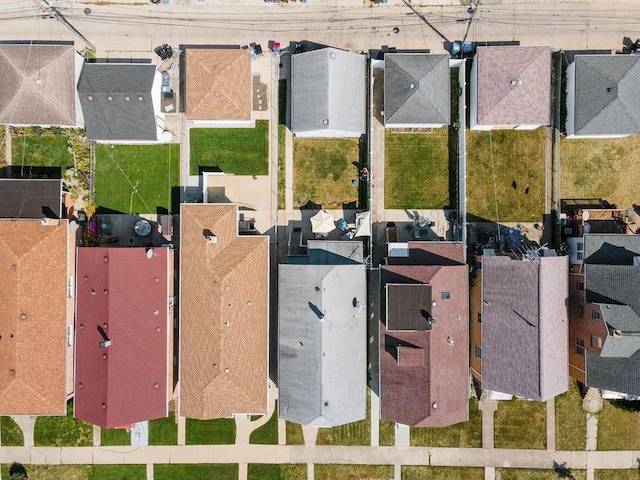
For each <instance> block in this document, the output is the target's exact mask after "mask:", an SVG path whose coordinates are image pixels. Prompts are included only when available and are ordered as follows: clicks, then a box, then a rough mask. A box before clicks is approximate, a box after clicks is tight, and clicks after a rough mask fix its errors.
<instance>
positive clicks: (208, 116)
mask: <svg viewBox="0 0 640 480" xmlns="http://www.w3.org/2000/svg"><path fill="white" fill-rule="evenodd" d="M186 61H187V73H186V101H185V103H186V112H187V119H188V120H251V57H250V54H249V51H248V50H242V49H216V48H188V49H187V51H186Z"/></svg>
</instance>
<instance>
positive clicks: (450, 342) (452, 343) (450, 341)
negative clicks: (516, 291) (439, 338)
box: [447, 337, 454, 347]
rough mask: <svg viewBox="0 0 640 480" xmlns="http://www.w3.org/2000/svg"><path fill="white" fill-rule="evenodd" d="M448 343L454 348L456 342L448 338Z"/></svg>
mask: <svg viewBox="0 0 640 480" xmlns="http://www.w3.org/2000/svg"><path fill="white" fill-rule="evenodd" d="M447 343H448V344H449V345H451V346H452V347H453V345H454V342H453V338H452V337H447Z"/></svg>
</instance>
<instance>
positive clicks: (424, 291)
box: [386, 283, 431, 331]
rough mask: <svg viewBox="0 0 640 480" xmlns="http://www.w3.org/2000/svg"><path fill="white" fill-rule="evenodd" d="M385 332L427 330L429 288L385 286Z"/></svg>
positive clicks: (419, 286) (417, 285) (427, 286)
mask: <svg viewBox="0 0 640 480" xmlns="http://www.w3.org/2000/svg"><path fill="white" fill-rule="evenodd" d="M386 287H387V330H390V331H393V330H405V331H406V330H410V331H425V330H428V329H429V322H428V317H429V316H430V314H429V312H430V311H431V286H430V285H424V284H393V283H390V284H387V286H386Z"/></svg>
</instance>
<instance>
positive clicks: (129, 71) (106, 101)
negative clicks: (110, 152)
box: [78, 63, 160, 141]
mask: <svg viewBox="0 0 640 480" xmlns="http://www.w3.org/2000/svg"><path fill="white" fill-rule="evenodd" d="M155 74H156V67H155V66H154V65H151V64H114V63H85V64H84V66H83V67H82V73H81V74H80V80H79V81H78V95H79V97H80V105H81V106H82V114H83V116H84V123H85V127H86V129H87V137H88V138H89V139H91V140H103V141H111V140H117V141H157V140H158V131H157V127H156V118H155V113H154V110H153V102H152V99H151V94H152V86H153V81H154V77H155ZM158 88H160V87H159V86H158ZM157 93H158V98H159V95H160V92H157Z"/></svg>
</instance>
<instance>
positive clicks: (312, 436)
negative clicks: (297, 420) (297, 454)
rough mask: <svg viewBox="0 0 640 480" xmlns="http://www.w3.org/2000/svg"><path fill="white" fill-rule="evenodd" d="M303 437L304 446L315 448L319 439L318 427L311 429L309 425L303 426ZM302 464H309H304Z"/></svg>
mask: <svg viewBox="0 0 640 480" xmlns="http://www.w3.org/2000/svg"><path fill="white" fill-rule="evenodd" d="M302 437H303V438H304V444H305V445H308V446H311V447H313V446H315V444H316V440H317V439H318V427H310V426H308V425H302ZM302 463H307V462H306V461H305V462H302Z"/></svg>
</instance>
